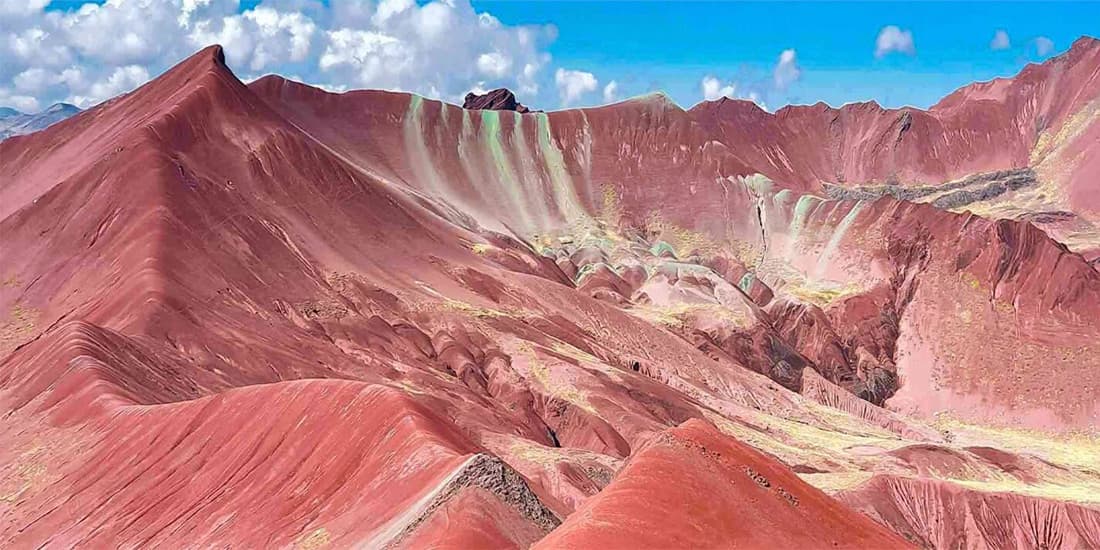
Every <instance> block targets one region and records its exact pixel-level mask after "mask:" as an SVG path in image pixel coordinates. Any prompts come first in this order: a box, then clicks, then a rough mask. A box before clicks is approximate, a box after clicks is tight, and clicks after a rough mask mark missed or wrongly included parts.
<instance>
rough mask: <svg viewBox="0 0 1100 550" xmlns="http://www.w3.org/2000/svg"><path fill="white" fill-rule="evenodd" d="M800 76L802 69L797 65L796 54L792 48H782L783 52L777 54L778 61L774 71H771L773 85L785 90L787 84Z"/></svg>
mask: <svg viewBox="0 0 1100 550" xmlns="http://www.w3.org/2000/svg"><path fill="white" fill-rule="evenodd" d="M801 76H802V69H801V68H800V67H799V66H798V56H797V54H796V53H795V51H794V50H793V49H791V50H783V53H781V54H779V61H778V62H777V63H776V64H775V71H773V77H774V78H775V87H776V88H778V89H780V90H786V89H787V86H790V85H791V84H792V83H794V82H795V81H796V80H798V79H799V78H800V77H801Z"/></svg>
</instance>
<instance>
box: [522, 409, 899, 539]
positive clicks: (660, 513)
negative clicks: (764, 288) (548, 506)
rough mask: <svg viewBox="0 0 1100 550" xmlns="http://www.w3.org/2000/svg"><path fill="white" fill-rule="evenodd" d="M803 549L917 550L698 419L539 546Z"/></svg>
mask: <svg viewBox="0 0 1100 550" xmlns="http://www.w3.org/2000/svg"><path fill="white" fill-rule="evenodd" d="M657 525H660V528H659V529H641V528H640V527H641V526H657ZM801 545H810V546H828V547H835V548H908V547H909V545H908V544H906V543H905V541H904V540H903V539H901V537H899V536H897V535H895V534H893V533H891V532H889V531H888V530H886V529H885V528H883V527H882V526H881V525H878V524H876V523H875V522H873V521H871V520H870V519H868V518H867V517H865V516H862V515H860V514H858V513H855V512H853V511H852V510H850V509H848V508H845V507H844V506H843V505H841V504H840V503H838V502H836V501H835V500H833V499H832V498H830V497H828V496H827V495H825V493H822V492H821V491H819V490H817V489H815V488H813V487H810V486H809V485H807V484H806V483H805V482H803V481H802V480H800V479H799V478H798V476H796V475H795V474H794V473H793V472H791V471H790V469H788V468H787V467H785V466H783V465H782V464H779V463H777V462H776V461H775V460H774V459H771V458H769V457H766V456H764V455H762V454H760V453H759V452H758V451H756V450H755V449H752V448H751V447H749V446H747V445H744V444H741V443H738V442H737V441H735V440H732V439H730V438H728V437H724V436H722V435H721V434H720V433H718V432H717V430H715V429H714V428H713V427H711V426H710V425H708V424H706V423H704V422H700V421H695V420H693V421H689V422H686V423H684V424H683V425H681V426H680V427H678V428H675V429H672V430H669V431H667V432H664V433H662V434H659V435H657V436H656V437H655V439H654V441H653V442H651V443H650V444H648V445H646V446H645V447H644V448H642V449H640V450H639V451H637V452H636V454H635V455H634V457H633V458H632V459H631V460H630V462H629V463H628V464H627V465H626V466H624V467H623V469H622V470H621V471H620V472H619V475H617V476H616V477H615V480H614V481H613V482H611V484H610V485H608V486H607V487H605V488H604V490H603V491H601V492H600V494H599V495H597V496H595V497H592V498H591V499H589V500H588V501H587V502H585V504H584V505H583V506H581V507H580V509H578V510H577V512H576V513H575V514H574V515H573V516H572V517H571V519H570V520H568V521H566V522H565V523H564V524H562V526H561V527H559V528H558V529H556V530H554V531H553V532H552V533H551V534H550V535H549V536H548V537H546V538H545V539H543V540H541V541H540V542H539V543H538V544H536V545H535V548H674V547H687V548H718V547H744V548H791V547H796V546H801Z"/></svg>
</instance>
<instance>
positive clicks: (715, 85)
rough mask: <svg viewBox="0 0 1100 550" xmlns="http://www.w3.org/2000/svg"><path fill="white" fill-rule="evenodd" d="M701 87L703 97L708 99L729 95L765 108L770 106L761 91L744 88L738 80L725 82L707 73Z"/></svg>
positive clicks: (700, 84) (712, 99)
mask: <svg viewBox="0 0 1100 550" xmlns="http://www.w3.org/2000/svg"><path fill="white" fill-rule="evenodd" d="M699 88H700V89H701V90H702V91H703V99H705V100H707V101H714V100H716V99H719V98H722V97H728V98H730V99H744V100H747V101H751V102H753V103H755V104H757V105H759V106H760V108H761V109H764V110H767V108H768V105H767V104H766V103H765V102H764V98H763V97H762V96H761V95H760V93H759V92H757V91H755V90H742V89H740V87H739V86H738V85H737V83H736V82H726V83H723V82H722V81H721V80H720V79H719V78H718V77H715V76H711V75H707V76H704V77H703V80H702V81H700V82H699Z"/></svg>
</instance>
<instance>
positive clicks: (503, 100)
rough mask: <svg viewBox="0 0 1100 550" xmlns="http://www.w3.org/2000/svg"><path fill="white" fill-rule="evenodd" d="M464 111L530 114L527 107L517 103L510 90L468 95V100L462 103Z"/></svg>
mask: <svg viewBox="0 0 1100 550" xmlns="http://www.w3.org/2000/svg"><path fill="white" fill-rule="evenodd" d="M462 108H463V109H477V110H483V109H487V110H491V111H515V112H517V113H530V112H531V109H528V108H527V106H526V105H524V104H522V103H520V102H518V101H516V94H513V93H512V91H511V90H509V89H508V88H497V89H496V90H492V91H489V92H486V93H484V94H481V95H478V94H475V93H473V92H470V93H468V94H466V100H465V101H463V102H462Z"/></svg>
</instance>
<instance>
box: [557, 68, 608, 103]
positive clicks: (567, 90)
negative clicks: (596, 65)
mask: <svg viewBox="0 0 1100 550" xmlns="http://www.w3.org/2000/svg"><path fill="white" fill-rule="evenodd" d="M554 84H555V85H556V86H557V87H558V96H559V97H560V98H561V105H562V107H566V106H569V105H571V104H573V102H575V101H577V100H578V99H580V98H581V96H583V95H584V94H587V93H589V92H593V91H595V90H596V88H597V87H599V85H600V82H599V81H598V80H596V75H594V74H592V73H587V72H584V71H571V70H568V69H558V70H557V71H555V72H554Z"/></svg>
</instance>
